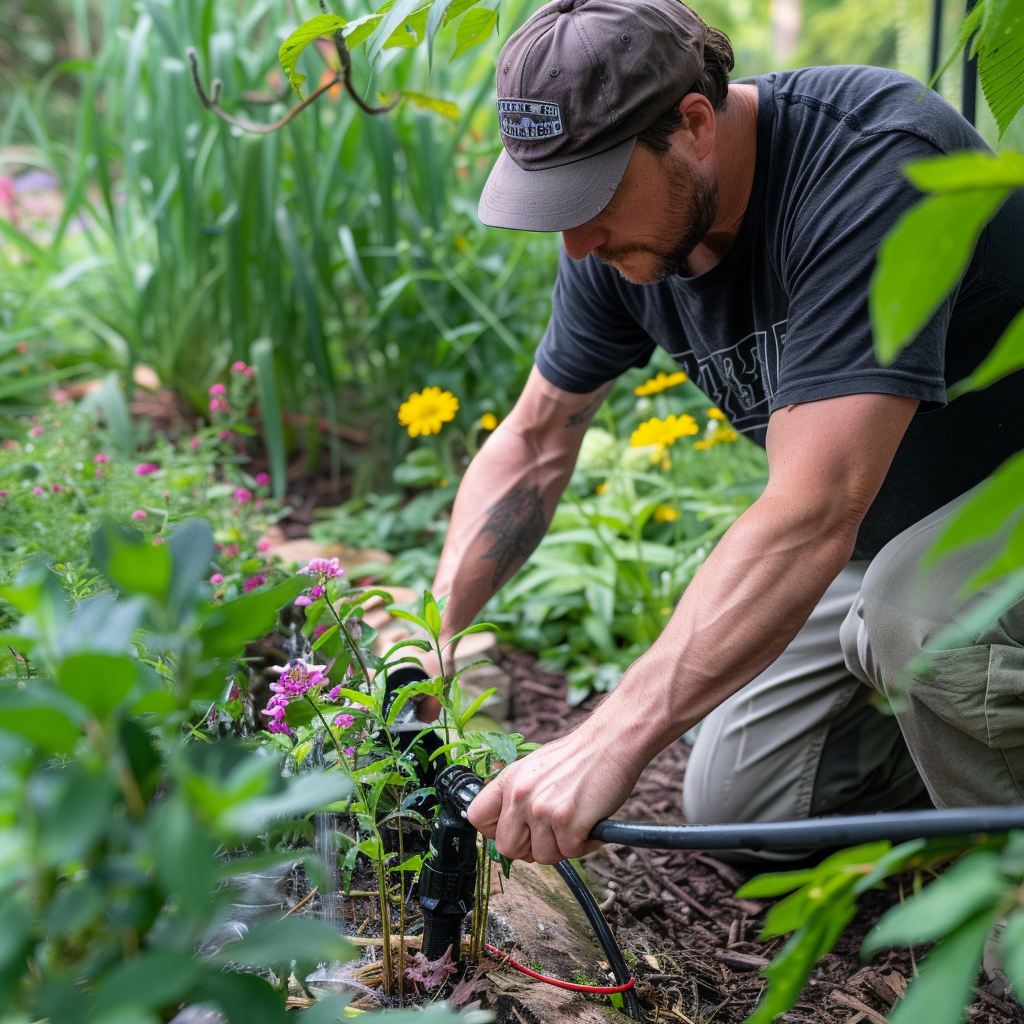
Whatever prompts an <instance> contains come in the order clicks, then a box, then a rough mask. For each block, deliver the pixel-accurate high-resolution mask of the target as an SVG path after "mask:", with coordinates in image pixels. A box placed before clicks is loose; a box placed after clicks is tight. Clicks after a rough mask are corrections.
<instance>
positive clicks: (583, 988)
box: [484, 942, 636, 996]
mask: <svg viewBox="0 0 1024 1024" xmlns="http://www.w3.org/2000/svg"><path fill="white" fill-rule="evenodd" d="M484 948H485V949H486V950H487V952H488V953H493V954H494V955H495V956H500V957H501V959H502V962H503V963H507V964H509V965H510V966H511V967H514V968H515V969H516V970H517V971H522V972H523V974H528V975H529V976H530V977H531V978H536V979H537V980H538V981H546V982H547V983H548V984H549V985H557V986H558V987H559V988H567V989H570V990H572V991H573V992H595V993H597V994H598V995H601V996H612V995H615V993H616V992H625V991H626V989H630V988H632V987H633V986H634V985H635V984H636V978H630V979H629V981H628V982H626V984H625V985H574V984H573V983H572V982H571V981H559V980H558V979H557V978H548V977H546V976H545V975H543V974H538V973H537V972H536V971H531V970H530V968H529V967H524V966H523V965H522V964H520V963H517V962H516V961H515V960H513V959H512V957H511V956H509V954H508V953H503V952H502V951H501V950H500V949H498V948H497V947H496V946H492V945H490V944H488V943H486V942H485V943H484Z"/></svg>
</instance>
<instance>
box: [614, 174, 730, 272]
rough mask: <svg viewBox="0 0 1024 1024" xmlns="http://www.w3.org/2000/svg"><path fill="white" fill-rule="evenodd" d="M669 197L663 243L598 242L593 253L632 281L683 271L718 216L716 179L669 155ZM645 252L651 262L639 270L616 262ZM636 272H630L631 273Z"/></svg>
mask: <svg viewBox="0 0 1024 1024" xmlns="http://www.w3.org/2000/svg"><path fill="white" fill-rule="evenodd" d="M666 166H667V169H668V184H669V194H670V197H671V198H670V200H669V202H668V204H667V205H666V208H665V211H664V214H665V216H664V222H665V225H666V230H665V233H664V236H663V237H664V242H663V244H658V243H657V242H654V243H647V244H640V243H633V244H630V245H620V246H615V247H611V246H599V247H598V248H596V249H595V250H594V255H595V256H596V257H597V258H598V259H599V260H601V262H602V263H607V264H609V265H610V266H613V267H614V268H615V269H616V270H617V271H618V272H619V274H620V275H621V276H622V277H623V278H625V280H627V281H629V282H630V283H631V284H658V283H659V282H661V281H664V280H665V278H667V277H669V276H670V275H672V274H684V275H685V274H686V261H687V260H688V259H689V258H690V254H691V253H692V252H693V250H694V249H696V248H697V246H698V245H699V244H700V242H701V240H702V239H703V238H704V236H705V235H706V234H707V233H708V232H709V231H710V230H711V226H712V225H713V224H714V222H715V217H717V216H718V179H717V178H714V177H710V178H706V177H698V176H697V175H695V174H693V173H692V172H690V171H689V170H687V169H684V167H682V166H681V165H680V164H678V163H676V162H675V161H674V160H673V159H672V157H671V156H669V157H667V159H666ZM635 255H646V256H648V257H651V259H652V262H651V263H650V264H649V266H648V267H647V268H645V270H644V271H643V272H642V273H641V272H639V271H633V272H630V271H628V270H624V269H623V268H622V267H621V266H619V265H618V264H619V263H620V262H621V261H622V260H623V259H625V258H626V257H629V256H635ZM634 274H635V275H636V276H633V275H634Z"/></svg>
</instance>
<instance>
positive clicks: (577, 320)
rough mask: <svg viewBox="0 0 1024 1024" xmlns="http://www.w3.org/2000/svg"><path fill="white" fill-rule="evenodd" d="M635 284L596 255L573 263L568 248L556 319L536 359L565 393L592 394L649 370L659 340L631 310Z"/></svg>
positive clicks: (561, 260)
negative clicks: (630, 373)
mask: <svg viewBox="0 0 1024 1024" xmlns="http://www.w3.org/2000/svg"><path fill="white" fill-rule="evenodd" d="M629 287H631V286H629V285H627V284H626V283H625V282H623V281H622V280H621V278H619V276H618V274H617V273H616V272H615V271H614V270H613V269H612V268H610V267H607V266H605V265H604V264H603V263H601V262H600V260H598V259H596V258H595V257H593V256H590V257H588V258H587V259H585V260H579V261H576V260H573V259H570V258H569V257H568V256H567V255H566V254H565V250H564V249H563V250H562V252H561V253H560V254H559V257H558V276H557V278H556V279H555V289H554V292H553V293H552V297H551V319H550V320H549V321H548V326H547V330H546V331H545V332H544V337H543V338H542V339H541V342H540V344H539V345H538V346H537V352H536V355H535V357H534V361H535V362H536V364H537V369H538V370H540V372H541V374H542V375H543V376H544V378H545V379H546V380H548V381H549V382H550V383H552V384H554V385H555V387H558V388H562V390H563V391H571V392H573V393H575V394H587V393H588V392H591V391H596V390H597V389H598V388H599V387H601V385H603V384H606V383H607V382H608V381H610V380H614V379H615V378H616V377H618V376H619V374H621V373H624V372H625V371H626V370H628V369H630V368H631V367H633V366H646V365H647V363H648V362H649V361H650V358H651V354H652V352H653V351H654V347H655V346H654V341H653V340H652V339H651V337H650V335H649V334H648V333H647V332H646V331H645V330H644V329H643V328H642V327H641V326H640V324H639V323H638V322H637V320H636V318H635V317H634V316H633V314H632V313H631V312H630V311H629V308H628V302H627V299H626V296H625V295H624V294H623V291H624V289H628V288H629Z"/></svg>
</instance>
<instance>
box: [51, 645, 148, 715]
mask: <svg viewBox="0 0 1024 1024" xmlns="http://www.w3.org/2000/svg"><path fill="white" fill-rule="evenodd" d="M138 677H139V663H138V661H137V660H135V659H134V658H129V657H127V656H125V655H114V654H95V653H90V654H73V655H72V656H71V657H70V658H65V659H64V661H62V662H61V664H60V665H59V666H58V668H57V678H56V682H57V685H58V686H59V687H60V688H61V690H63V692H64V693H66V694H67V695H68V696H69V697H71V698H72V699H74V700H76V701H78V703H79V704H81V705H82V706H83V707H86V708H88V709H89V710H90V711H91V712H92V714H93V715H94V716H95V717H96V718H99V719H104V718H106V717H107V715H109V714H110V713H111V712H112V711H113V710H114V709H115V708H116V707H117V706H118V705H119V704H120V703H121V701H123V700H124V699H125V697H127V696H128V694H129V693H130V692H131V689H132V687H133V686H134V685H135V683H136V682H137V680H138Z"/></svg>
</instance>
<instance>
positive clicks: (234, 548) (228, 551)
mask: <svg viewBox="0 0 1024 1024" xmlns="http://www.w3.org/2000/svg"><path fill="white" fill-rule="evenodd" d="M224 554H225V555H227V556H228V557H229V558H230V557H232V556H234V555H237V554H238V545H237V544H229V545H228V546H227V547H226V548H225V549H224Z"/></svg>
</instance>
